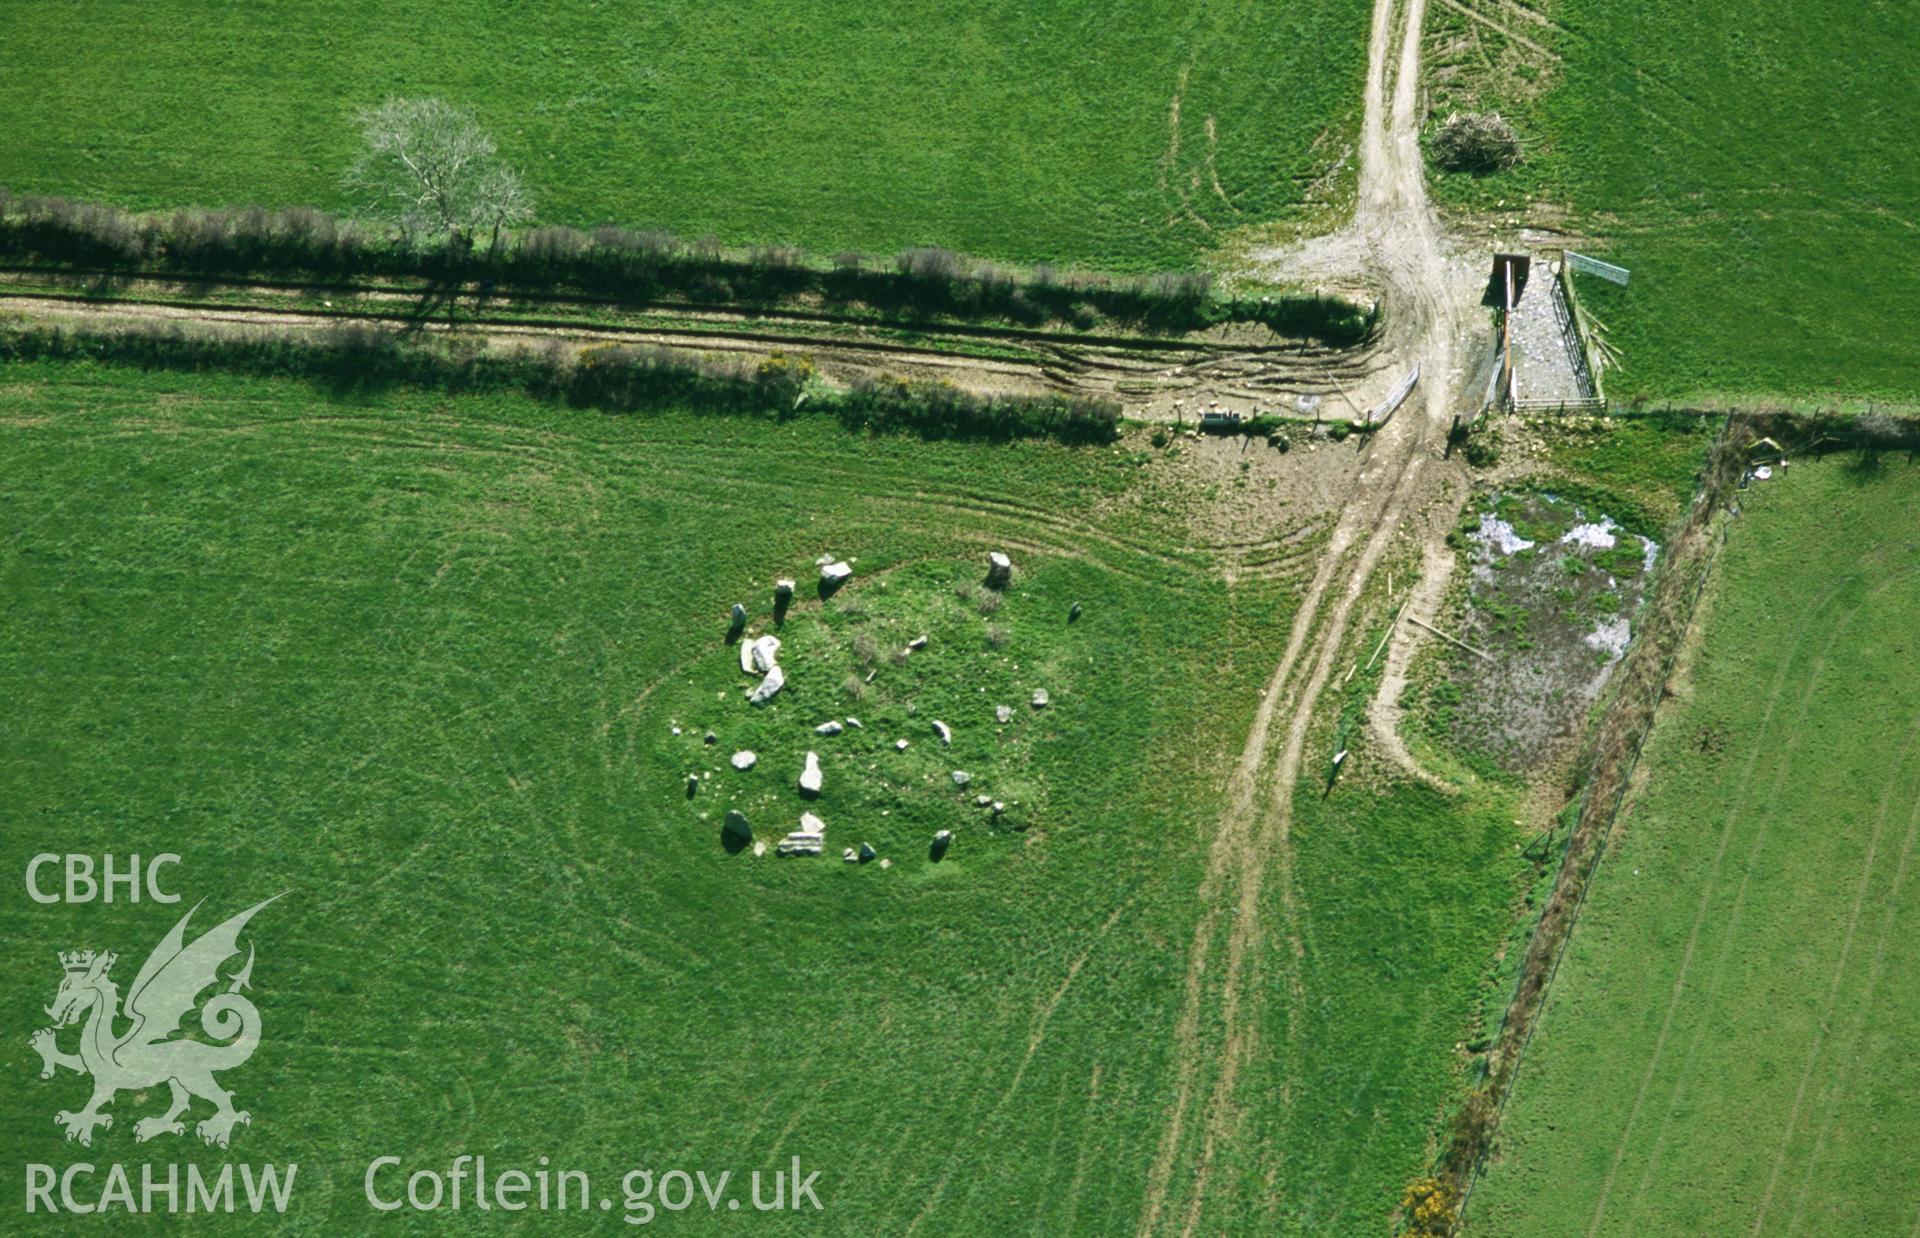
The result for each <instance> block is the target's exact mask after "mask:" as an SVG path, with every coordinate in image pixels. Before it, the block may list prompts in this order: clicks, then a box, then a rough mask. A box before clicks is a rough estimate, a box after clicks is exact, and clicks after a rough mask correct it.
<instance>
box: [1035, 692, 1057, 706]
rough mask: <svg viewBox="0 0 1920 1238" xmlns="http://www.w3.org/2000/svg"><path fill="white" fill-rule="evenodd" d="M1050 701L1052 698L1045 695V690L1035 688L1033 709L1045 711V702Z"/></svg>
mask: <svg viewBox="0 0 1920 1238" xmlns="http://www.w3.org/2000/svg"><path fill="white" fill-rule="evenodd" d="M1052 699H1053V698H1052V697H1050V696H1048V695H1047V690H1046V689H1045V688H1035V689H1034V690H1033V707H1034V708H1035V709H1045V708H1046V707H1047V702H1049V701H1051V700H1052Z"/></svg>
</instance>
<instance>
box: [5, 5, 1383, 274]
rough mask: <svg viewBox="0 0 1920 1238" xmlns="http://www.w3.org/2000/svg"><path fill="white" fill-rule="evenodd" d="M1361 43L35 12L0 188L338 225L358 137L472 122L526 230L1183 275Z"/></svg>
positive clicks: (438, 14)
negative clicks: (375, 121)
mask: <svg viewBox="0 0 1920 1238" xmlns="http://www.w3.org/2000/svg"><path fill="white" fill-rule="evenodd" d="M1366 30H1367V12H1366V9H1365V7H1364V6H1356V5H1351V4H1336V3H1332V2H1331V0H1286V2H1285V3H1284V4H1282V5H1278V6H1276V5H1268V4H1258V3H1254V2H1252V0H1220V2H1217V3H1209V4H1205V5H1199V6H1195V5H1183V4H1174V3H1169V2H1167V0H1139V2H1135V3H1129V4H1124V5H1121V6H1119V7H1117V8H1116V7H1114V6H1112V5H1086V4H1079V3H1066V2H1062V0H1049V2H1047V3H1042V4H1037V5H1036V4H1014V3H1005V2H995V3H988V4H984V5H982V4H977V3H973V4H963V3H954V2H952V0H943V2H942V3H938V4H933V5H925V4H922V5H915V6H913V7H912V8H911V9H910V10H908V9H902V10H898V11H889V10H886V9H883V8H877V7H873V6H863V5H846V4H833V3H823V2H821V0H806V2H804V3H769V2H768V0H728V2H727V3H721V4H709V5H685V4H647V5H638V6H636V5H609V4H603V3H598V2H595V0H549V2H546V3H541V4H536V5H526V4H512V3H503V2H501V0H484V2H483V3H475V4H468V5H463V6H462V7H461V9H460V12H459V15H458V17H457V19H455V18H450V17H449V16H448V15H447V14H446V12H445V10H444V9H442V8H441V7H439V6H435V5H431V4H422V3H417V2H414V0H408V2H404V3H370V2H368V0H323V2H322V3H300V4H289V3H274V4H269V5H266V6H253V7H250V8H248V9H246V10H245V11H244V12H242V11H239V10H234V9H230V8H228V7H226V6H222V5H218V4H211V3H207V2H206V0H164V2H162V3H146V4H131V3H112V4H82V3H72V2H51V0H50V2H40V0H34V2H31V3H24V4H13V5H7V6H4V8H3V9H0V46H5V47H6V48H7V49H8V54H7V67H8V73H7V79H8V80H7V82H6V84H5V86H4V87H0V129H4V130H5V131H6V132H7V133H8V138H9V140H8V141H7V143H6V144H5V150H4V151H3V152H0V184H6V185H10V186H11V187H12V188H14V189H15V190H16V191H19V192H38V193H63V194H70V195H76V196H82V197H88V198H95V199H101V200H106V201H112V202H117V203H121V204H123V205H129V206H135V207H173V206H180V205H187V204H203V205H233V204H245V203H254V202H258V203H261V204H264V205H288V204H313V205H321V206H342V205H345V203H344V202H343V201H342V199H341V196H340V190H339V187H338V182H339V178H340V175H341V173H342V172H343V171H344V170H345V168H346V166H347V164H348V162H349V161H350V160H351V158H352V157H353V154H354V152H355V149H356V143H357V142H358V134H357V132H356V130H355V127H354V122H353V117H354V114H355V113H356V112H357V111H358V110H359V109H361V108H363V107H366V106H368V105H369V104H371V103H374V102H378V101H379V100H380V99H381V98H382V97H383V96H385V95H388V94H393V93H398V94H412V95H439V96H442V97H444V98H446V99H448V100H449V101H451V102H454V103H456V104H459V105H461V106H465V107H470V108H472V109H474V110H475V111H476V112H478V114H479V115H480V117H481V118H482V120H483V122H484V123H485V124H486V126H487V127H488V128H489V129H490V131H491V132H493V133H494V134H495V135H496V137H497V138H498V140H499V142H500V145H501V149H502V151H503V152H504V153H505V154H506V155H507V156H508V157H509V159H510V160H511V161H512V162H514V163H516V164H517V165H518V166H519V167H521V168H522V169H523V171H524V172H525V174H526V177H527V180H528V182H529V184H530V186H531V187H532V189H533V190H534V192H535V194H536V195H537V197H538V199H539V207H540V209H539V215H540V219H541V220H542V221H543V222H549V223H567V224H575V225H583V226H584V225H592V224H597V223H602V222H608V221H613V222H619V223H626V224H633V225H645V226H654V227H664V228H670V229H674V230H676V231H679V232H681V233H683V234H684V235H687V236H689V237H697V236H700V235H703V234H707V233H711V234H713V235H716V236H717V237H718V238H719V239H720V240H721V241H723V242H726V243H729V244H748V243H782V244H798V245H802V246H805V247H807V248H809V249H812V250H815V251H817V252H820V253H831V252H834V251H836V250H840V249H847V248H853V249H862V250H868V251H873V252H879V253H891V252H893V251H894V250H895V249H897V248H899V247H901V246H906V245H920V244H937V245H946V246H950V247H952V248H956V249H960V250H964V251H968V252H974V253H979V254H982V255H986V256H990V257H998V258H1005V259H1013V260H1024V261H1043V260H1044V261H1055V262H1064V263H1069V264H1075V265H1088V266H1096V267H1106V268H1116V269H1125V270H1142V269H1153V268H1165V267H1181V266H1188V265H1191V264H1192V263H1193V262H1194V260H1195V258H1196V257H1197V256H1198V255H1199V254H1201V253H1203V252H1205V251H1206V250H1208V249H1209V248H1211V247H1212V245H1213V244H1214V241H1215V238H1216V236H1217V234H1218V233H1219V232H1220V231H1221V230H1224V229H1229V228H1232V227H1235V226H1238V225H1241V224H1248V223H1260V222H1265V221H1269V220H1272V219H1275V218H1281V217H1285V216H1286V215H1287V214H1288V212H1289V211H1290V210H1291V209H1292V208H1294V207H1296V206H1297V205H1298V204H1299V203H1300V201H1301V198H1302V194H1303V191H1304V189H1305V187H1306V185H1307V184H1308V183H1310V182H1311V181H1312V180H1313V179H1314V178H1315V177H1316V176H1318V175H1319V174H1320V173H1321V172H1323V171H1324V170H1325V169H1326V168H1327V167H1328V166H1329V165H1331V164H1332V163H1333V161H1334V160H1335V159H1336V158H1338V156H1339V154H1340V152H1341V148H1342V144H1343V141H1344V138H1345V135H1347V134H1348V132H1349V131H1350V130H1351V129H1352V127H1353V125H1354V124H1355V123H1356V122H1357V116H1358V112H1359V98H1360V83H1361V77H1362V72H1363V69H1364V63H1365V57H1366V37H1367V36H1366ZM1176 107H1177V109H1178V117H1179V124H1178V127H1177V132H1176V130H1175V127H1174V125H1173V124H1172V114H1173V110H1174V109H1175V108H1176ZM1323 138H1324V139H1325V140H1324V141H1323V140H1322V139H1323Z"/></svg>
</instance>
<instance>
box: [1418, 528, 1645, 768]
mask: <svg viewBox="0 0 1920 1238" xmlns="http://www.w3.org/2000/svg"><path fill="white" fill-rule="evenodd" d="M1462 532H1463V533H1464V534H1465V538H1466V545H1467V548H1468V553H1467V561H1468V572H1467V579H1466V610H1465V618H1464V621H1463V624H1462V627H1463V630H1462V633H1461V638H1462V639H1463V640H1464V641H1466V642H1467V643H1468V644H1469V645H1472V646H1474V647H1475V648H1477V649H1479V650H1481V651H1483V652H1484V653H1486V654H1487V655H1488V656H1487V657H1485V658H1479V657H1470V656H1469V657H1462V658H1460V659H1458V660H1457V661H1456V662H1455V664H1454V669H1453V674H1452V676H1451V677H1450V678H1449V679H1447V680H1444V681H1442V682H1441V683H1440V684H1438V685H1437V686H1436V688H1435V689H1434V691H1435V692H1436V694H1437V695H1438V696H1439V697H1440V700H1439V701H1438V702H1437V703H1438V704H1440V705H1442V706H1443V707H1444V708H1445V709H1446V710H1447V711H1448V713H1449V714H1450V718H1451V730H1452V733H1453V737H1454V740H1455V742H1456V743H1458V744H1459V745H1460V746H1461V748H1462V749H1463V750H1464V751H1469V752H1476V753H1481V754H1484V755H1485V756H1487V757H1488V758H1490V759H1492V760H1493V761H1494V762H1495V763H1496V764H1498V765H1500V766H1502V767H1503V768H1506V769H1509V770H1512V771H1515V772H1523V771H1525V770H1528V769H1531V768H1534V767H1536V766H1538V765H1539V764H1541V763H1542V762H1543V761H1545V760H1546V759H1547V758H1548V757H1550V756H1551V754H1552V753H1553V752H1554V751H1555V750H1556V749H1557V748H1558V747H1559V746H1560V745H1561V744H1563V743H1565V742H1567V741H1568V740H1570V739H1572V738H1573V737H1574V736H1576V735H1578V734H1579V731H1580V728H1581V725H1582V723H1583V722H1584V720H1585V719H1586V716H1587V712H1588V710H1589V709H1590V708H1591V707H1592V705H1593V703H1594V702H1595V701H1596V700H1598V699H1599V696H1600V693H1601V690H1602V689H1603V688H1605V686H1606V683H1607V679H1608V677H1609V676H1610V675H1611V674H1612V671H1613V668H1614V666H1615V665H1616V664H1617V663H1618V662H1619V661H1620V659H1621V657H1622V656H1623V655H1624V654H1625V652H1626V648H1627V644H1628V642H1629V641H1630V640H1631V639H1632V636H1633V618H1634V615H1635V614H1636V612H1637V611H1638V610H1639V607H1640V602H1641V600H1642V598H1643V597H1644V596H1645V593H1646V588H1647V585H1648V582H1649V580H1650V579H1651V576H1652V571H1653V566H1654V563H1655V561H1656V560H1657V558H1658V554H1659V546H1658V544H1657V543H1655V542H1653V541H1652V540H1651V539H1649V538H1646V537H1642V536H1640V535H1638V534H1634V533H1629V532H1627V531H1626V530H1624V529H1622V528H1620V527H1619V526H1618V525H1616V524H1615V523H1614V522H1613V520H1612V519H1611V518H1610V517H1608V516H1607V515H1606V514H1604V513H1600V512H1589V511H1587V510H1586V509H1585V508H1583V507H1582V506H1580V505H1579V504H1576V503H1574V502H1572V501H1570V500H1567V499H1563V498H1559V497H1557V496H1554V495H1551V494H1543V493H1509V494H1496V495H1490V496H1487V497H1486V498H1485V499H1484V500H1483V501H1481V502H1479V503H1478V504H1475V505H1473V506H1472V507H1470V509H1469V515H1468V517H1467V519H1466V523H1465V525H1464V527H1463V529H1462ZM1448 698H1451V699H1448Z"/></svg>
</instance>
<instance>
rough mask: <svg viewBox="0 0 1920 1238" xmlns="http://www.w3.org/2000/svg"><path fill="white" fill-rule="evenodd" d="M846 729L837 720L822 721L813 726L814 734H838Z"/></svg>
mask: <svg viewBox="0 0 1920 1238" xmlns="http://www.w3.org/2000/svg"><path fill="white" fill-rule="evenodd" d="M846 729H847V728H845V727H843V726H841V725H840V724H839V723H838V722H822V723H821V724H820V725H819V726H817V727H815V728H813V733H814V734H815V735H838V734H839V733H840V732H842V731H844V730H846Z"/></svg>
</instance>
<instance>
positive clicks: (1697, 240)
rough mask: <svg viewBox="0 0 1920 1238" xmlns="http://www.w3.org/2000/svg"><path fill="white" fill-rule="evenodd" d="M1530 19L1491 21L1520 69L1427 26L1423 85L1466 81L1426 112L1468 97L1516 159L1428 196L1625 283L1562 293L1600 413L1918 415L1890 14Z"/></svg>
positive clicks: (1582, 12) (1901, 68)
mask: <svg viewBox="0 0 1920 1238" xmlns="http://www.w3.org/2000/svg"><path fill="white" fill-rule="evenodd" d="M1516 7H1518V6H1516ZM1537 7H1539V8H1540V9H1541V10H1542V11H1543V12H1544V14H1545V17H1546V19H1547V20H1545V21H1543V22H1536V21H1529V20H1526V19H1524V18H1523V17H1522V16H1520V15H1519V14H1516V13H1515V12H1514V11H1513V10H1511V9H1509V10H1508V11H1506V12H1504V13H1501V14H1499V15H1497V16H1498V17H1499V19H1500V23H1501V24H1504V25H1505V26H1506V28H1507V29H1508V30H1510V31H1513V32H1515V33H1517V34H1519V35H1520V37H1522V38H1524V39H1526V40H1527V41H1528V42H1529V43H1531V44H1533V45H1535V47H1536V48H1538V49H1539V50H1534V48H1528V47H1524V46H1521V45H1519V44H1518V43H1516V42H1514V41H1513V40H1511V39H1506V38H1503V37H1502V36H1501V35H1499V34H1495V33H1493V32H1492V31H1491V30H1490V29H1489V28H1488V27H1487V26H1486V25H1485V24H1483V23H1477V22H1473V21H1470V20H1468V19H1467V18H1465V17H1463V16H1461V15H1460V14H1458V13H1457V12H1454V11H1452V10H1440V11H1438V12H1435V13H1434V15H1433V16H1434V20H1435V21H1436V22H1437V23H1439V27H1440V33H1439V35H1438V36H1437V37H1436V38H1435V40H1434V41H1433V42H1432V44H1431V45H1432V46H1434V47H1435V48H1436V49H1439V48H1450V49H1451V50H1450V51H1445V52H1440V53H1439V54H1438V55H1437V57H1436V63H1441V62H1444V61H1446V60H1448V59H1451V60H1452V61H1454V62H1455V71H1456V72H1457V73H1460V74H1464V76H1463V77H1460V78H1458V79H1456V84H1455V86H1453V87H1451V88H1449V89H1450V90H1451V91H1452V92H1453V93H1452V94H1451V95H1449V94H1448V91H1447V90H1443V92H1442V98H1441V100H1440V102H1439V103H1438V104H1437V110H1438V111H1440V112H1441V113H1442V114H1444V112H1445V110H1446V109H1447V108H1448V107H1449V106H1452V105H1453V104H1454V102H1456V101H1458V100H1460V99H1462V98H1465V97H1466V94H1467V93H1468V92H1469V88H1475V89H1478V91H1479V92H1480V94H1481V99H1482V102H1483V104H1493V105H1497V106H1499V107H1501V108H1502V109H1503V110H1505V111H1507V112H1508V113H1509V114H1512V115H1515V116H1516V119H1517V120H1518V122H1519V127H1520V129H1521V131H1522V135H1523V137H1525V138H1527V139H1528V140H1529V141H1530V143H1531V145H1530V146H1529V150H1528V160H1527V162H1526V163H1524V164H1523V165H1522V166H1521V167H1520V168H1518V169H1516V170H1515V171H1513V172H1510V173H1505V174H1501V175H1496V176H1492V177H1489V178H1486V179H1484V180H1480V181H1475V180H1472V179H1471V178H1467V177H1463V176H1442V177H1439V178H1437V182H1436V190H1437V192H1438V193H1439V194H1440V195H1441V196H1442V197H1444V198H1447V199H1450V200H1452V201H1454V202H1456V203H1457V204H1460V205H1467V206H1474V207H1482V208H1493V207H1495V205H1496V203H1502V204H1504V206H1505V207H1506V208H1509V209H1511V208H1514V207H1516V206H1518V205H1521V204H1522V203H1523V202H1524V200H1526V199H1527V198H1537V199H1544V200H1546V201H1550V202H1556V203H1560V204H1564V205H1565V206H1568V207H1570V208H1572V211H1573V216H1574V219H1573V226H1574V227H1575V228H1576V229H1580V230H1584V231H1587V232H1589V233H1590V234H1592V235H1595V236H1596V237H1598V238H1599V240H1598V243H1597V244H1596V246H1594V248H1596V249H1598V250H1600V251H1602V256H1605V257H1608V258H1609V259H1611V260H1612V261H1615V262H1618V263H1621V264H1623V265H1625V266H1628V267H1630V268H1631V269H1632V271H1633V282H1632V284H1631V286H1630V287H1628V288H1627V289H1624V290H1617V289H1615V288H1614V287H1613V286H1612V285H1610V284H1606V283H1603V282H1601V281H1599V280H1595V279H1589V278H1585V277H1583V278H1582V281H1581V296H1582V299H1583V300H1585V301H1587V303H1588V307H1589V308H1590V309H1591V310H1592V311H1593V312H1594V313H1595V314H1596V315H1597V316H1598V317H1599V319H1600V320H1601V321H1602V322H1604V323H1605V324H1606V325H1607V326H1608V327H1609V328H1610V329H1611V339H1612V341H1613V343H1614V344H1616V345H1617V346H1618V347H1619V348H1620V350H1621V351H1622V353H1623V354H1624V356H1625V361H1626V366H1625V368H1624V369H1623V370H1619V371H1616V372H1614V373H1612V374H1610V375H1609V376H1608V379H1607V387H1608V392H1609V394H1610V395H1612V396H1613V397H1614V398H1616V399H1632V398H1634V397H1635V396H1640V395H1644V396H1648V397H1650V398H1651V399H1653V400H1655V401H1657V402H1662V403H1664V402H1668V401H1671V402H1674V403H1682V402H1687V401H1697V400H1702V399H1710V400H1714V401H1718V402H1722V403H1735V402H1740V401H1743V400H1744V401H1748V402H1751V401H1752V400H1755V399H1760V398H1773V399H1788V400H1791V401H1793V402H1796V403H1804V404H1822V403H1824V404H1827V405H1832V404H1835V403H1839V402H1841V401H1843V400H1847V401H1857V400H1861V399H1866V398H1877V399H1880V400H1899V401H1904V402H1908V403H1912V402H1915V401H1916V400H1920V336H1917V335H1916V334H1915V333H1914V332H1913V331H1912V330H1910V329H1908V328H1907V327H1906V326H1905V320H1906V318H1907V316H1908V314H1909V310H1908V308H1907V307H1910V306H1912V305H1913V304H1915V303H1916V301H1920V262H1916V261H1915V256H1916V246H1917V245H1920V241H1917V240H1916V237H1915V232H1914V229H1915V223H1916V219H1920V165H1916V163H1915V161H1914V160H1913V159H1912V158H1911V156H1910V154H1909V151H1908V145H1909V143H1908V141H1907V137H1906V135H1907V134H1908V133H1910V132H1911V131H1912V130H1913V129H1914V128H1915V126H1916V125H1920V92H1917V91H1915V89H1914V87H1913V75H1912V71H1911V68H1910V66H1911V64H1912V62H1913V60H1914V57H1915V55H1916V54H1920V22H1915V21H1914V19H1913V18H1914V14H1913V12H1912V10H1911V9H1910V8H1908V7H1906V6H1902V5H1888V4H1868V5H1859V4H1852V5H1835V4H1808V3H1805V2H1804V0H1758V2H1757V3H1744V2H1743V3H1729V2H1716V3H1706V4H1699V3H1680V2H1679V0H1626V2H1624V3H1623V2H1620V0H1555V2H1554V3H1551V4H1547V5H1543V6H1537ZM1520 12H1521V13H1524V12H1526V10H1525V9H1521V10H1520ZM1476 44H1477V45H1476ZM1483 50H1484V52H1485V54H1486V55H1487V57H1488V60H1487V61H1486V62H1484V63H1483V62H1482V61H1481V59H1480V57H1481V55H1482V51H1483ZM1484 64H1494V65H1499V66H1502V67H1501V68H1500V69H1499V71H1498V72H1492V73H1489V72H1488V71H1487V70H1486V68H1485V67H1484ZM1529 79H1531V80H1529Z"/></svg>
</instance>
